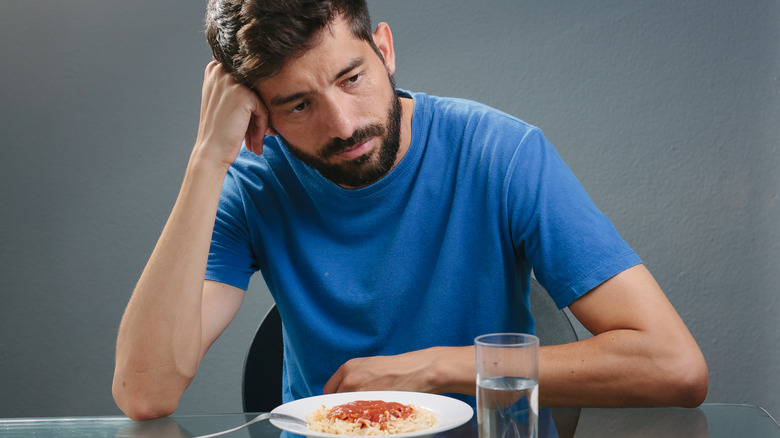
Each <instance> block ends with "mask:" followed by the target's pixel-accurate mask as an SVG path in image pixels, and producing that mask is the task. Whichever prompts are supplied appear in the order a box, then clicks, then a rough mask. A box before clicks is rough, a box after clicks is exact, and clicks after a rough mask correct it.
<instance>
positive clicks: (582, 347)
mask: <svg viewBox="0 0 780 438" xmlns="http://www.w3.org/2000/svg"><path fill="white" fill-rule="evenodd" d="M643 336H647V335H645V334H642V333H637V332H634V331H632V330H618V331H614V332H608V333H603V334H601V335H598V336H595V337H593V338H591V339H587V340H583V341H580V342H576V343H572V344H565V345H556V346H550V347H543V348H542V349H541V351H540V366H539V397H540V400H539V401H540V404H542V405H544V406H590V407H627V406H634V407H649V406H684V407H692V406H697V405H699V404H700V403H701V402H702V400H703V397H704V395H706V386H705V389H704V391H703V392H702V389H701V385H700V383H701V375H700V373H701V369H702V368H701V366H700V365H699V363H697V359H696V357H695V355H690V356H691V357H685V355H681V354H680V351H679V350H678V351H674V350H672V349H668V350H666V349H663V348H657V346H649V345H648V341H646V340H644V339H642V337H643ZM649 342H650V343H653V341H649ZM651 352H652V353H651ZM704 380H706V376H705V377H704Z"/></svg>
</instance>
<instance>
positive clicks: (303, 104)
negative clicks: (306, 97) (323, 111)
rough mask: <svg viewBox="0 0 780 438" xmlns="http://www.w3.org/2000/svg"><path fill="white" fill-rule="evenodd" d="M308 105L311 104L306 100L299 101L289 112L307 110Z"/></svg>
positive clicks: (294, 112)
mask: <svg viewBox="0 0 780 438" xmlns="http://www.w3.org/2000/svg"><path fill="white" fill-rule="evenodd" d="M308 106H309V103H308V102H306V101H303V102H301V103H299V104H298V105H295V106H294V107H292V108H290V110H289V111H288V112H290V113H292V114H296V113H299V112H301V111H303V110H305V109H306V107H308Z"/></svg>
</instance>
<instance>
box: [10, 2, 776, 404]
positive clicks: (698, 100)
mask: <svg viewBox="0 0 780 438" xmlns="http://www.w3.org/2000/svg"><path fill="white" fill-rule="evenodd" d="M202 3H203V2H192V1H184V0H181V1H164V2H158V1H152V0H143V1H133V2H127V1H118V0H103V1H94V0H93V1H88V0H70V1H67V2H57V1H43V0H31V1H24V2H22V1H12V0H6V1H1V2H0V65H1V67H0V79H2V80H0V142H1V143H0V144H1V145H2V154H3V157H2V160H0V182H1V184H2V192H1V194H0V205H1V206H2V215H0V258H1V259H0V292H1V295H0V345H1V346H2V348H1V349H0V394H2V397H0V417H10V416H52V415H88V414H114V413H117V412H118V411H117V409H116V408H115V406H114V404H113V401H112V399H111V394H110V382H111V374H112V368H113V347H114V339H115V334H116V328H117V325H118V322H119V318H120V316H121V314H122V311H123V309H124V306H125V304H126V302H127V299H128V297H129V295H130V292H131V290H132V289H133V286H134V284H135V282H136V280H137V279H138V276H139V274H140V271H141V270H142V268H143V266H144V264H145V261H146V259H147V257H148V255H149V253H150V252H151V250H152V248H153V245H154V243H155V241H156V239H157V237H158V235H159V232H160V230H161V228H162V226H163V224H164V223H165V220H166V218H167V215H168V213H169V211H170V208H171V206H172V204H173V201H174V199H175V196H176V194H177V192H178V187H179V183H180V181H181V178H182V176H183V171H184V168H185V165H186V160H187V158H188V155H189V151H190V148H191V146H192V143H193V141H194V138H195V134H196V127H197V119H198V109H199V99H200V85H201V79H202V72H203V67H204V66H205V64H206V63H207V62H208V61H209V59H210V55H209V52H208V49H207V46H206V44H205V42H204V38H203V34H202V30H201V21H202V15H203V4H202ZM370 4H371V7H372V15H373V17H374V18H375V20H382V21H387V22H389V24H390V26H391V29H392V30H393V31H394V35H395V43H396V50H397V57H398V73H397V79H398V84H399V86H401V87H404V88H408V89H414V90H423V91H428V92H430V93H434V94H439V95H455V96H462V97H467V98H472V99H476V100H480V101H483V102H485V103H487V104H490V105H493V106H495V107H498V108H500V109H502V110H505V111H507V112H510V113H512V114H515V115H517V116H519V117H521V118H523V119H525V120H527V121H528V122H530V123H533V124H536V125H538V126H540V127H542V128H543V130H544V131H545V132H546V134H547V136H548V137H549V138H550V139H551V140H552V141H553V143H554V144H556V146H557V147H558V149H559V151H560V153H561V154H562V155H563V157H564V159H566V160H567V162H568V163H569V165H570V166H571V167H572V168H573V170H574V172H575V173H576V174H577V175H578V176H579V178H580V179H581V181H582V182H583V183H584V185H585V186H586V188H587V189H588V190H589V192H590V194H591V195H592V197H593V198H594V200H595V201H596V203H597V204H598V205H599V206H600V207H601V208H602V209H603V210H604V211H605V212H606V213H607V214H608V215H609V216H610V217H611V218H612V219H613V220H614V222H615V223H616V225H617V226H618V228H619V229H620V230H621V232H622V234H623V236H624V237H625V238H626V239H627V240H628V241H629V242H630V243H631V244H632V245H633V246H634V247H635V248H636V250H637V251H638V252H639V254H640V255H641V256H642V257H643V258H644V260H645V262H646V264H647V265H648V267H649V268H650V269H651V271H652V272H653V273H654V274H655V275H656V277H657V279H658V281H659V282H660V283H661V285H662V286H663V287H664V289H665V290H666V291H667V293H668V295H669V298H670V299H671V301H672V302H673V303H674V305H675V306H676V307H677V309H678V310H679V312H680V313H681V315H682V316H683V318H684V319H685V321H686V322H687V323H688V325H689V327H690V329H691V331H692V332H693V334H694V336H695V337H696V338H697V340H698V341H699V343H700V345H701V348H702V350H703V351H704V354H705V355H706V357H707V359H708V362H709V366H710V378H711V385H710V388H711V389H710V395H709V397H708V401H709V402H745V403H752V404H759V405H763V406H765V407H766V408H767V409H768V410H769V411H770V412H771V413H772V414H773V415H775V416H776V417H777V416H780V384H779V383H778V382H780V379H778V378H777V376H778V375H780V367H779V366H778V364H780V357H779V353H778V348H777V345H780V326H778V320H779V318H778V312H779V310H780V299H779V298H778V296H780V294H779V292H780V286H778V284H780V274H779V272H780V263H778V262H779V261H780V236H779V235H778V228H779V226H778V224H780V200H778V186H779V185H780V184H779V182H780V181H779V180H778V179H779V177H778V174H780V172H778V164H779V163H778V150H779V149H780V148H778V144H779V143H780V128H778V126H780V123H777V122H778V120H779V119H780V95H779V93H778V91H780V86H779V85H778V72H780V3H778V2H776V1H774V0H766V1H749V0H745V1H739V2H734V1H731V0H718V1H711V0H691V1H685V2H680V1H677V0H663V1H655V2H637V1H629V2H626V1H620V0H598V1H594V2H519V1H503V2H474V1H470V0H458V1H455V0H452V1H445V0H435V1H433V0H431V1H411V0H404V1H401V0H394V1H391V2H390V1H379V0H372V1H370ZM270 303H271V300H270V298H269V296H268V294H267V291H266V289H265V286H264V284H263V281H262V278H260V277H257V278H256V279H255V280H254V281H253V283H252V286H251V290H250V292H249V294H248V296H247V300H246V305H245V306H244V307H243V308H242V310H241V311H240V313H239V315H238V317H237V319H236V321H235V322H234V324H233V325H231V327H230V328H229V329H228V332H227V333H226V335H225V336H223V337H222V338H221V339H220V340H219V341H218V342H217V344H216V345H215V347H214V349H213V350H212V351H211V352H210V353H209V355H207V358H206V360H205V361H204V363H203V366H202V369H201V371H200V374H199V376H198V377H197V378H196V380H195V382H194V383H193V385H192V387H191V388H190V390H189V391H188V392H187V394H186V395H185V397H184V399H183V400H182V403H181V405H180V409H179V411H180V412H231V411H239V410H240V409H241V404H240V377H239V374H240V370H241V363H242V361H243V357H244V350H245V348H246V346H247V345H248V342H249V339H250V338H251V336H252V332H253V330H254V327H255V325H256V323H257V321H258V319H259V317H260V316H261V315H262V314H263V313H264V311H265V309H266V308H267V307H268V306H269V305H270ZM659 390H663V389H662V388H660V389H659Z"/></svg>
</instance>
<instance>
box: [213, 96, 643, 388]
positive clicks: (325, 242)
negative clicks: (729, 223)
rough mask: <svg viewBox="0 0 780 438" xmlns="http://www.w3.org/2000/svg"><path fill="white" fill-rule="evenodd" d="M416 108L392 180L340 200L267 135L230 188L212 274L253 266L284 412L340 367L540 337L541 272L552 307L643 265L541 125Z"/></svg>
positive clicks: (444, 101) (241, 272)
mask: <svg viewBox="0 0 780 438" xmlns="http://www.w3.org/2000/svg"><path fill="white" fill-rule="evenodd" d="M399 93H400V94H401V95H403V96H406V97H411V98H413V99H414V113H413V119H412V138H411V144H410V146H409V150H408V151H407V153H406V155H405V156H404V157H403V159H402V160H401V162H400V163H399V164H398V165H397V166H396V167H395V168H394V169H393V170H392V171H391V172H390V173H389V174H388V175H387V176H385V177H384V178H383V179H381V180H380V181H378V182H377V183H375V184H372V185H370V186H368V187H364V188H361V189H357V190H348V189H343V188H341V187H339V186H337V185H335V184H333V183H331V182H330V181H328V180H326V179H325V178H324V177H322V176H321V175H320V174H319V173H318V172H317V171H315V170H313V169H311V168H309V167H307V166H306V165H304V164H303V163H302V162H300V161H299V160H298V159H296V158H295V157H294V156H292V155H291V154H290V152H289V151H288V150H287V149H286V148H285V147H284V146H283V144H282V141H281V139H280V138H278V137H267V138H266V139H265V144H264V148H263V154H262V155H261V156H256V155H254V154H253V153H251V152H249V151H247V150H246V149H242V151H241V153H240V154H239V157H238V159H237V160H236V162H235V163H234V164H233V166H232V167H231V168H230V170H229V172H228V175H227V177H226V179H225V183H224V187H223V193H222V198H221V201H220V205H219V211H218V213H217V219H216V223H215V228H214V236H213V241H212V247H211V252H210V256H209V264H208V271H207V274H206V278H207V279H210V280H215V281H219V282H223V283H228V284H231V285H233V286H236V287H239V288H242V289H246V288H247V286H248V284H249V278H250V276H251V275H252V274H253V273H254V272H256V271H257V270H260V271H261V272H262V275H263V279H264V280H265V282H266V283H267V285H268V288H269V289H270V291H271V294H272V295H273V298H274V300H275V301H276V304H277V306H278V308H279V311H280V313H281V316H282V319H283V321H284V324H283V325H284V341H285V367H284V370H285V380H284V385H285V387H284V388H283V400H284V401H285V402H287V401H290V400H293V399H298V398H302V397H307V396H313V395H319V394H322V387H323V385H324V384H325V382H327V380H328V379H329V378H330V377H331V375H332V374H333V373H334V372H335V371H336V370H337V369H338V367H339V366H341V365H342V364H343V363H344V362H346V361H347V360H349V359H351V358H355V357H366V356H376V355H392V354H398V353H404V352H408V351H412V350H418V349H423V348H427V347H431V346H463V345H471V344H473V340H474V338H475V337H476V336H478V335H480V334H484V333H493V332H524V333H533V332H534V321H533V318H532V317H531V314H530V309H529V301H528V292H529V288H530V286H529V278H530V274H531V271H532V269H533V271H534V273H535V275H536V277H537V279H538V280H539V282H540V283H541V284H542V285H544V286H545V287H546V288H547V290H548V292H549V293H550V295H551V296H552V298H553V299H554V300H555V302H556V304H557V305H558V306H559V307H565V306H567V305H568V304H570V303H571V302H572V301H574V300H575V299H577V298H578V297H580V296H581V295H583V294H584V293H586V292H587V291H589V290H590V289H592V288H594V287H595V286H597V285H599V284H600V283H602V282H603V281H605V280H607V279H608V278H610V277H612V276H614V275H615V274H617V273H619V272H621V271H623V270H625V269H627V268H629V267H631V266H633V265H636V264H638V263H640V260H639V258H638V257H637V255H636V254H635V253H634V251H633V250H632V249H631V248H630V247H629V246H628V245H627V244H626V243H625V242H624V241H623V240H622V239H621V238H620V236H619V235H618V233H617V232H616V231H615V229H614V227H613V226H612V224H611V223H610V221H609V220H608V219H607V218H606V217H605V216H604V215H603V214H602V213H601V212H599V210H598V209H597V208H596V207H595V206H594V205H593V203H592V202H591V200H590V198H589V197H588V195H587V194H586V192H585V191H584V190H583V188H582V187H581V185H580V184H579V182H578V181H577V180H576V178H575V177H574V175H573V174H572V173H571V171H570V170H569V169H568V167H567V166H566V165H565V164H564V163H563V161H562V160H561V158H560V157H559V156H558V154H557V153H556V152H555V150H554V149H553V147H552V145H551V144H550V143H549V142H548V141H547V140H546V139H545V138H544V136H543V135H542V133H541V132H540V131H539V129H537V128H535V127H533V126H530V125H528V124H526V123H524V122H522V121H521V120H518V119H517V118H515V117H512V116H509V115H507V114H505V113H502V112H500V111H497V110H495V109H492V108H489V107H487V106H484V105H481V104H478V103H474V102H470V101H466V100H462V99H449V98H439V97H433V96H429V95H426V94H422V93H409V92H405V91H399Z"/></svg>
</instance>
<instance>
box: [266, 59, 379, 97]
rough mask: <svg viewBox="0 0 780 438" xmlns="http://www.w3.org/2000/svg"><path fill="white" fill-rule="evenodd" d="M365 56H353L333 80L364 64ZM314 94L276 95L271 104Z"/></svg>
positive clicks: (309, 92) (305, 92) (304, 92)
mask: <svg viewBox="0 0 780 438" xmlns="http://www.w3.org/2000/svg"><path fill="white" fill-rule="evenodd" d="M365 61H366V60H365V58H363V57H362V56H357V57H355V58H352V60H350V62H349V64H347V65H346V66H345V67H344V68H342V69H341V70H339V72H338V73H337V74H336V75H335V76H334V77H333V81H334V82H335V81H337V80H338V79H339V78H340V77H342V76H344V75H345V74H347V73H349V72H350V71H352V70H354V69H356V68H357V67H359V66H360V65H362V64H363V63H364V62H365ZM310 94H314V92H313V91H301V92H298V93H293V94H288V95H286V96H275V97H274V98H272V99H271V101H270V104H271V105H272V106H277V107H278V106H283V105H286V104H288V103H290V102H292V101H295V100H298V99H301V98H303V97H306V96H307V95H310Z"/></svg>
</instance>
